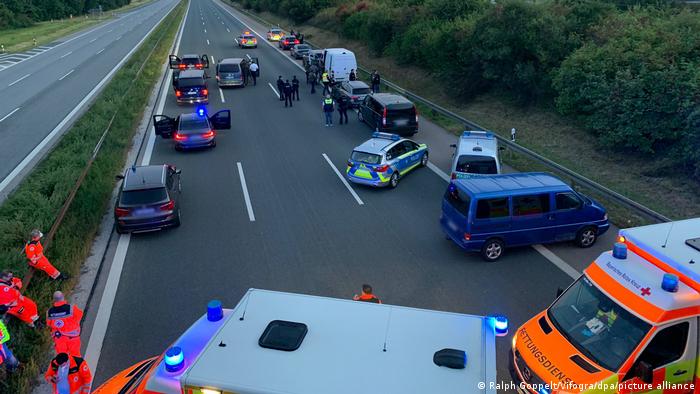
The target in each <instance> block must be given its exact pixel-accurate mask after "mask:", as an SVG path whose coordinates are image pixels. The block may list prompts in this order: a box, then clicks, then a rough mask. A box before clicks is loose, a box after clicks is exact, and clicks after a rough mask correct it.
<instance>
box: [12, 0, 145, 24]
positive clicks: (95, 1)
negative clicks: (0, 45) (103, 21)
mask: <svg viewBox="0 0 700 394" xmlns="http://www.w3.org/2000/svg"><path fill="white" fill-rule="evenodd" d="M130 2H131V0H2V1H1V2H0V29H9V28H17V27H27V26H31V25H32V24H34V23H35V22H41V21H47V20H51V19H62V18H67V17H69V16H71V15H73V16H78V15H83V14H86V13H87V12H89V11H90V10H91V9H95V8H99V6H102V10H104V11H106V10H111V9H114V8H119V7H122V6H125V5H127V4H129V3H130Z"/></svg>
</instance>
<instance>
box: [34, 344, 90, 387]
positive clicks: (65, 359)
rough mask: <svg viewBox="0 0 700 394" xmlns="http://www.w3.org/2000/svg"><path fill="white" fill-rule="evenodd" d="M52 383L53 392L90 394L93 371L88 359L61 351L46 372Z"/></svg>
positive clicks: (46, 376) (47, 379)
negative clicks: (91, 371)
mask: <svg viewBox="0 0 700 394" xmlns="http://www.w3.org/2000/svg"><path fill="white" fill-rule="evenodd" d="M44 377H45V378H46V381H47V382H49V383H51V387H52V388H53V391H52V394H64V393H66V394H90V386H91V385H92V373H90V367H88V364H87V361H85V360H83V359H82V358H80V357H77V356H69V355H68V354H67V353H59V354H58V355H57V356H56V357H54V359H53V360H51V364H50V365H49V368H48V369H47V370H46V374H44Z"/></svg>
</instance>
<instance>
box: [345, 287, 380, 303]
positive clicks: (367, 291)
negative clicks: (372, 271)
mask: <svg viewBox="0 0 700 394" xmlns="http://www.w3.org/2000/svg"><path fill="white" fill-rule="evenodd" d="M352 299H353V300H355V301H364V302H373V303H375V304H381V303H382V300H380V299H379V297H377V296H375V295H374V294H372V286H370V285H362V294H361V295H359V296H358V295H357V294H355V296H354V297H352Z"/></svg>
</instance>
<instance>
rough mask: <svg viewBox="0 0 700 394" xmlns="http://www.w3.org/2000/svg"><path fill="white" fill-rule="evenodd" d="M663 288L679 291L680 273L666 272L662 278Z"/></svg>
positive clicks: (669, 290)
mask: <svg viewBox="0 0 700 394" xmlns="http://www.w3.org/2000/svg"><path fill="white" fill-rule="evenodd" d="M661 288H662V289H664V290H666V291H668V292H671V293H675V292H677V291H678V275H674V274H664V278H663V279H662V280H661Z"/></svg>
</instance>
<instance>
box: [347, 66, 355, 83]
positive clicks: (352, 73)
mask: <svg viewBox="0 0 700 394" xmlns="http://www.w3.org/2000/svg"><path fill="white" fill-rule="evenodd" d="M348 79H350V80H351V81H357V75H356V74H355V69H354V68H353V69H350V76H349V77H348Z"/></svg>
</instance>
